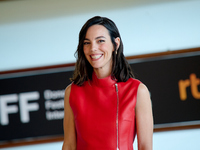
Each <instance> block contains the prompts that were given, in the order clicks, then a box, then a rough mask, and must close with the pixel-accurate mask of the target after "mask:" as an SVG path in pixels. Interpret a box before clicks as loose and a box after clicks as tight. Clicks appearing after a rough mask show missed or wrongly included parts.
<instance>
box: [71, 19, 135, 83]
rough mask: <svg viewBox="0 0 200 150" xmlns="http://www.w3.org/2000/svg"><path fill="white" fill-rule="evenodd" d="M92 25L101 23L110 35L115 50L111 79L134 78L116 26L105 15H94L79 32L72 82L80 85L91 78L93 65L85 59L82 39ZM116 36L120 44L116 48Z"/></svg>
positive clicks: (124, 80) (120, 80)
mask: <svg viewBox="0 0 200 150" xmlns="http://www.w3.org/2000/svg"><path fill="white" fill-rule="evenodd" d="M93 25H102V26H104V27H105V28H106V29H107V30H108V31H109V35H110V37H111V41H112V44H113V47H114V50H115V51H113V53H112V61H113V63H112V71H111V77H112V79H116V80H117V82H126V81H127V80H128V79H129V78H134V75H133V72H132V70H131V67H130V65H129V64H128V62H127V60H126V58H125V57H124V54H123V43H122V39H121V36H120V34H119V31H118V29H117V26H116V25H115V23H114V22H113V21H112V20H110V19H108V18H106V17H100V16H95V17H93V18H91V19H89V20H88V21H87V22H86V23H85V24H84V25H83V27H82V29H81V31H80V33H79V44H78V47H77V50H76V52H75V56H76V58H77V62H76V66H75V71H74V74H73V78H71V81H73V82H74V84H77V85H79V86H81V85H82V84H83V82H84V81H88V80H92V73H93V67H92V66H91V65H90V63H89V62H88V61H87V59H86V57H85V54H84V52H83V41H84V39H85V36H86V32H87V30H88V28H89V27H91V26H93ZM117 37H119V38H120V46H119V48H118V49H116V48H117V44H116V43H115V38H117ZM116 50H117V53H116Z"/></svg>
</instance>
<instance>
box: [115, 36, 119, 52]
mask: <svg viewBox="0 0 200 150" xmlns="http://www.w3.org/2000/svg"><path fill="white" fill-rule="evenodd" d="M115 43H116V45H117V47H116V51H117V50H118V48H119V46H120V38H119V37H116V38H115Z"/></svg>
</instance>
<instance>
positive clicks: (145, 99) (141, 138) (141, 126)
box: [136, 84, 153, 150]
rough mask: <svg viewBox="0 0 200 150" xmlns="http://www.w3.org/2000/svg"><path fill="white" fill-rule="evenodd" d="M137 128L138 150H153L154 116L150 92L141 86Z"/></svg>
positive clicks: (137, 108) (138, 99)
mask: <svg viewBox="0 0 200 150" xmlns="http://www.w3.org/2000/svg"><path fill="white" fill-rule="evenodd" d="M136 127H137V139H138V150H152V140H153V139H152V138H153V115H152V107H151V99H150V95H149V91H148V89H147V87H146V86H145V85H144V84H140V85H139V87H138V92H137V103H136Z"/></svg>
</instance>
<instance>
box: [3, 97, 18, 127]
mask: <svg viewBox="0 0 200 150" xmlns="http://www.w3.org/2000/svg"><path fill="white" fill-rule="evenodd" d="M17 101H18V98H17V94H8V95H3V96H0V108H1V109H0V116H1V117H0V118H1V124H2V125H8V124H9V117H8V115H9V114H14V113H17V112H18V107H17V106H16V105H7V104H8V103H13V102H17Z"/></svg>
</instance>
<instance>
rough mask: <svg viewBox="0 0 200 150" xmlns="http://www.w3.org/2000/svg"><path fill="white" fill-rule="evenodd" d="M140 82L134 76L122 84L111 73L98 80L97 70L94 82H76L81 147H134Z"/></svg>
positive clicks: (73, 103)
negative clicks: (79, 83)
mask: <svg viewBox="0 0 200 150" xmlns="http://www.w3.org/2000/svg"><path fill="white" fill-rule="evenodd" d="M139 84H140V81H138V80H136V79H133V78H130V79H129V80H128V81H126V82H118V83H117V82H116V81H115V80H112V79H111V77H110V76H109V77H106V78H103V79H98V78H97V76H96V75H95V74H94V73H93V76H92V81H90V82H88V81H86V82H84V84H83V85H82V86H77V85H75V84H72V86H71V93H70V97H69V102H70V106H71V108H72V111H73V114H74V119H75V127H76V134H77V135H76V136H77V150H116V149H119V150H133V141H134V138H135V135H136V126H135V105H136V100H137V89H138V86H139Z"/></svg>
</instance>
